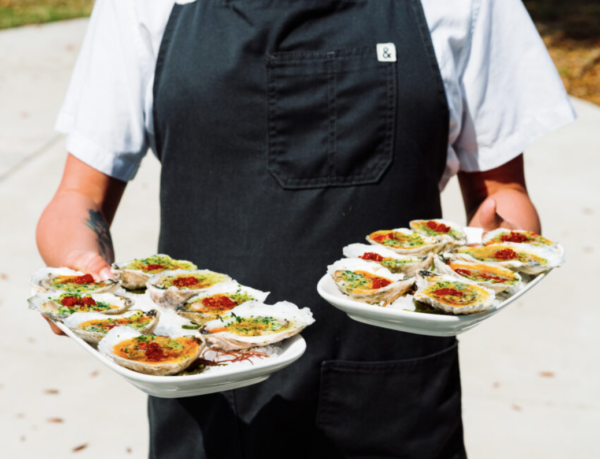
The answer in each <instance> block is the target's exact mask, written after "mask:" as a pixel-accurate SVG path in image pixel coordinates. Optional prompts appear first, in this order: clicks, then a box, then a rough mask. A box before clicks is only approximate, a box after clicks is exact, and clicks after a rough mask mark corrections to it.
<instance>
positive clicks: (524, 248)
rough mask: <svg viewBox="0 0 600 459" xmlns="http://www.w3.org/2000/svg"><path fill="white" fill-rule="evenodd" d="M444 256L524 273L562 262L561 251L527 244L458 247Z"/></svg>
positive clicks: (535, 271) (551, 266) (556, 265)
mask: <svg viewBox="0 0 600 459" xmlns="http://www.w3.org/2000/svg"><path fill="white" fill-rule="evenodd" d="M444 256H445V257H447V258H449V259H451V260H462V261H472V262H481V261H483V262H485V263H494V264H496V265H498V266H502V267H503V268H508V269H512V270H513V271H519V272H523V273H526V274H541V273H544V272H547V271H550V270H551V269H554V268H557V267H559V266H561V265H562V264H563V256H562V253H559V252H557V251H556V250H552V249H547V248H544V247H535V246H532V245H528V244H511V243H506V244H495V245H486V246H478V247H460V248H458V249H456V250H455V251H454V252H451V253H447V254H444Z"/></svg>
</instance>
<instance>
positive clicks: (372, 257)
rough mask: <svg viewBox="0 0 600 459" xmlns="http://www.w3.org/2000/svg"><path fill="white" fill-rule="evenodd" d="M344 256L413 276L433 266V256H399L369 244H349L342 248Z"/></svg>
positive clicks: (381, 247)
mask: <svg viewBox="0 0 600 459" xmlns="http://www.w3.org/2000/svg"><path fill="white" fill-rule="evenodd" d="M343 253H344V256H346V257H348V258H360V259H361V260H366V261H372V262H374V263H378V264H380V265H381V266H383V267H384V268H387V269H388V270H389V271H390V272H392V273H395V274H397V273H402V274H406V275H407V276H414V275H415V274H416V273H418V272H419V271H421V270H422V269H428V268H429V267H430V266H431V265H432V264H433V254H432V253H430V254H428V255H425V256H423V257H418V256H414V255H399V254H397V253H396V252H393V251H391V250H388V249H386V248H385V247H383V246H376V245H369V244H350V245H347V246H346V247H344V250H343Z"/></svg>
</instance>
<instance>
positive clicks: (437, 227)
mask: <svg viewBox="0 0 600 459" xmlns="http://www.w3.org/2000/svg"><path fill="white" fill-rule="evenodd" d="M427 228H429V229H430V230H433V231H437V232H438V233H449V232H450V230H451V229H452V228H450V227H449V226H446V225H444V224H443V223H437V222H434V221H429V222H427Z"/></svg>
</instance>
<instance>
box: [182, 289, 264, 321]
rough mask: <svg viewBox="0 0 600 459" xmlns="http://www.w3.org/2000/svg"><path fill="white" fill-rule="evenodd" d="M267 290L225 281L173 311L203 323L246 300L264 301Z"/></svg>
mask: <svg viewBox="0 0 600 459" xmlns="http://www.w3.org/2000/svg"><path fill="white" fill-rule="evenodd" d="M268 296H269V293H268V292H261V291H260V290H255V289H253V288H250V287H244V286H242V285H239V284H237V283H236V282H226V283H223V284H218V285H215V286H214V287H212V288H211V289H210V290H209V291H208V292H205V293H202V294H200V295H196V296H194V297H192V298H190V299H189V300H187V301H186V302H185V303H183V304H181V305H179V306H177V307H176V308H175V312H176V313H177V314H179V315H180V316H182V317H185V318H186V319H189V320H191V321H192V322H194V323H196V324H199V325H203V324H205V323H206V322H208V321H210V320H215V319H218V318H219V316H222V315H225V314H228V313H229V311H231V310H232V309H234V308H236V307H238V306H239V305H241V304H243V303H245V302H247V301H260V302H264V301H265V300H266V299H267V297H268Z"/></svg>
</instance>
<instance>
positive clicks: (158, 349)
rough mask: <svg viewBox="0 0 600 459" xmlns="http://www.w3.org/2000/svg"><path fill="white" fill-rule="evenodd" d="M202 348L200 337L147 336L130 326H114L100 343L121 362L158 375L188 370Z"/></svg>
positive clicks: (131, 368) (123, 364)
mask: <svg viewBox="0 0 600 459" xmlns="http://www.w3.org/2000/svg"><path fill="white" fill-rule="evenodd" d="M202 349H203V345H202V343H201V342H200V341H199V340H198V339H197V338H190V337H180V338H168V337H166V336H155V335H143V334H142V333H140V332H138V331H137V330H134V329H133V328H130V327H116V328H113V329H112V330H111V331H109V332H108V333H107V334H106V336H105V337H104V338H102V340H101V341H100V343H99V344H98V351H100V353H101V354H102V355H104V356H106V357H108V358H110V359H112V360H114V361H115V362H116V363H118V364H119V365H121V366H123V367H125V368H129V369H130V370H133V371H137V372H139V373H145V374H148V375H156V376H163V375H172V374H176V373H179V372H181V371H183V370H185V369H186V368H187V367H189V366H190V365H191V364H192V362H194V360H196V359H197V358H198V356H199V355H200V351H201V350H202Z"/></svg>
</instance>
